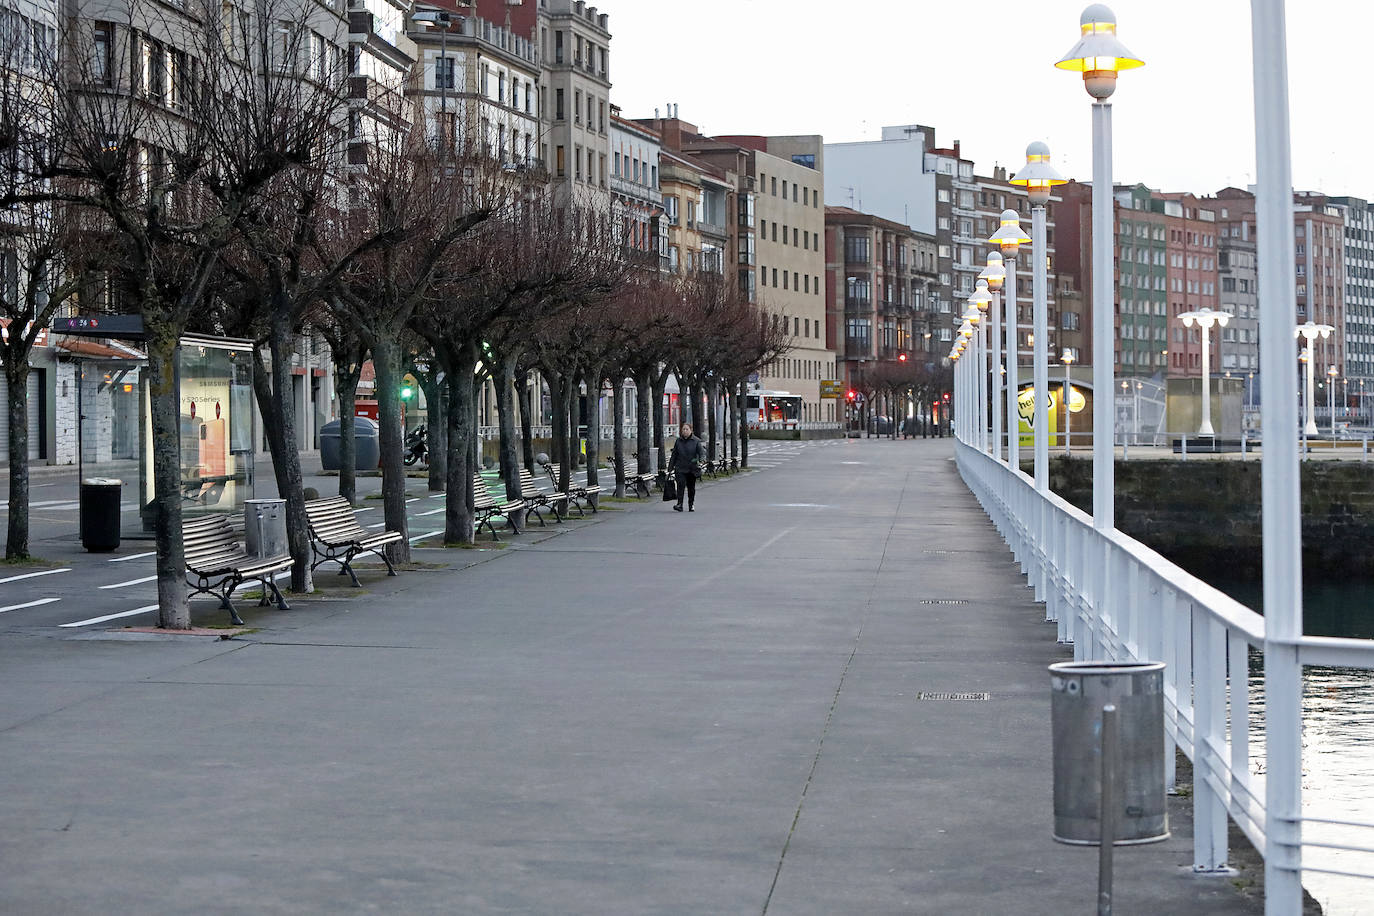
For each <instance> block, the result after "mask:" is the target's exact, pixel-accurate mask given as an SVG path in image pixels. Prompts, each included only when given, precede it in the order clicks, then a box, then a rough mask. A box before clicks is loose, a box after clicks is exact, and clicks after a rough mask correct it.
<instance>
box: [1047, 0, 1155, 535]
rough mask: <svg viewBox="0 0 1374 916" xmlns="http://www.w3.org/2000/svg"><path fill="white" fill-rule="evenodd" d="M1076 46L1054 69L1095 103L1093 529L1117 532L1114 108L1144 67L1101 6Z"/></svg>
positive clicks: (1086, 14) (1089, 12)
mask: <svg viewBox="0 0 1374 916" xmlns="http://www.w3.org/2000/svg"><path fill="white" fill-rule="evenodd" d="M1078 25H1079V30H1080V37H1079V39H1078V43H1077V44H1075V45H1074V46H1073V47H1072V48H1070V49H1069V52H1068V53H1067V54H1065V55H1064V56H1063V58H1061V59H1060V60H1059V62H1058V63H1056V64H1055V66H1056V67H1059V68H1060V69H1061V70H1070V71H1073V72H1075V73H1082V74H1083V88H1085V89H1086V90H1087V91H1088V95H1090V96H1092V98H1093V195H1092V206H1093V210H1092V212H1093V232H1092V239H1093V244H1092V249H1093V290H1092V296H1093V298H1092V302H1093V393H1094V396H1093V527H1095V528H1097V529H1098V530H1101V531H1105V530H1108V529H1110V528H1112V527H1114V521H1115V520H1114V512H1113V506H1112V496H1113V489H1114V486H1115V483H1114V475H1113V466H1112V462H1113V452H1114V445H1115V443H1114V441H1113V440H1114V438H1115V437H1114V436H1113V435H1112V429H1113V422H1114V421H1115V419H1116V418H1115V416H1114V414H1115V410H1114V405H1113V403H1112V402H1113V397H1112V392H1114V391H1115V390H1116V384H1115V379H1114V378H1113V375H1114V372H1113V365H1112V364H1113V351H1114V348H1113V344H1114V340H1113V331H1114V328H1115V318H1116V316H1115V314H1114V308H1113V304H1112V285H1113V278H1114V276H1115V269H1114V267H1113V263H1112V262H1113V255H1114V251H1113V242H1114V237H1115V236H1114V233H1113V231H1112V224H1113V222H1114V219H1115V214H1114V212H1113V207H1112V106H1111V103H1110V102H1108V101H1107V100H1108V99H1110V98H1111V97H1112V93H1113V92H1115V91H1116V79H1117V74H1118V73H1119V72H1120V71H1122V70H1132V69H1134V68H1136V67H1141V66H1144V63H1145V62H1144V61H1142V60H1141V59H1140V58H1138V57H1136V56H1135V55H1134V54H1132V53H1131V52H1130V51H1129V50H1127V48H1126V46H1125V45H1123V44H1122V43H1121V42H1120V41H1118V40H1117V37H1116V16H1115V15H1114V14H1113V13H1112V11H1111V10H1110V9H1108V8H1107V7H1106V6H1105V5H1103V4H1101V3H1094V4H1093V5H1091V6H1089V7H1088V8H1087V9H1085V10H1084V11H1083V15H1082V16H1081V17H1080V18H1079V20H1078Z"/></svg>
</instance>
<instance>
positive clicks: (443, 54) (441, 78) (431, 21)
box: [410, 10, 462, 146]
mask: <svg viewBox="0 0 1374 916" xmlns="http://www.w3.org/2000/svg"><path fill="white" fill-rule="evenodd" d="M410 18H411V20H412V21H413V22H422V23H425V24H427V25H433V26H437V27H438V28H439V29H440V30H441V31H440V32H439V63H438V65H437V66H436V67H435V68H434V81H435V82H436V83H438V84H439V138H440V140H441V141H442V142H443V143H444V144H445V146H447V145H448V144H451V143H452V142H453V139H452V138H451V137H449V136H448V88H449V85H448V84H449V70H448V30H449V26H450V25H451V24H452V22H453V18H454V17H452V16H450V15H449V13H448V11H447V10H422V11H420V12H417V13H415V14H414V15H412V16H411V17H410ZM457 18H458V20H459V21H460V22H461V21H462V17H461V16H460V17H457Z"/></svg>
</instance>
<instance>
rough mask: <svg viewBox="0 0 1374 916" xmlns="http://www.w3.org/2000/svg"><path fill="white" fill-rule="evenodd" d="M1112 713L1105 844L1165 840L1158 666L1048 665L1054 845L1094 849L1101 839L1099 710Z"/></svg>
mask: <svg viewBox="0 0 1374 916" xmlns="http://www.w3.org/2000/svg"><path fill="white" fill-rule="evenodd" d="M1109 703H1111V704H1114V705H1115V706H1116V708H1117V710H1118V712H1117V716H1116V719H1117V731H1118V741H1117V748H1118V755H1117V756H1118V759H1117V769H1116V789H1117V791H1116V793H1115V794H1116V796H1117V798H1116V803H1115V804H1116V828H1115V831H1114V832H1115V842H1114V843H1113V845H1116V846H1123V845H1131V844H1136V843H1153V842H1157V841H1159V840H1163V839H1167V838H1168V836H1169V817H1168V811H1167V810H1166V808H1165V806H1164V790H1165V786H1164V663H1163V662H1120V663H1118V662H1061V663H1059V664H1055V665H1050V719H1051V723H1052V725H1051V728H1052V731H1053V735H1054V838H1055V839H1056V840H1058V841H1059V842H1061V843H1071V844H1074V845H1080V846H1096V845H1098V843H1099V840H1100V838H1101V827H1100V825H1099V820H1098V818H1099V812H1100V810H1101V809H1100V804H1101V795H1102V707H1103V706H1106V705H1107V704H1109Z"/></svg>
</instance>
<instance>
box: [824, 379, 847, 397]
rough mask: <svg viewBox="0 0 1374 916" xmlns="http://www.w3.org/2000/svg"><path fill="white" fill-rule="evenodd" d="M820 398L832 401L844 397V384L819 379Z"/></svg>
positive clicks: (832, 380)
mask: <svg viewBox="0 0 1374 916" xmlns="http://www.w3.org/2000/svg"><path fill="white" fill-rule="evenodd" d="M821 397H823V398H832V399H833V398H841V397H844V384H843V383H842V382H837V381H835V380H834V379H821Z"/></svg>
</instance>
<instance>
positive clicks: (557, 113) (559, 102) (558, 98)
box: [553, 32, 566, 121]
mask: <svg viewBox="0 0 1374 916" xmlns="http://www.w3.org/2000/svg"><path fill="white" fill-rule="evenodd" d="M559 34H560V35H561V34H562V33H561V32H560V33H559ZM565 117H566V115H565V114H564V113H563V90H562V89H555V90H554V91H553V119H554V120H555V121H562V120H563V119H564V118H565Z"/></svg>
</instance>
